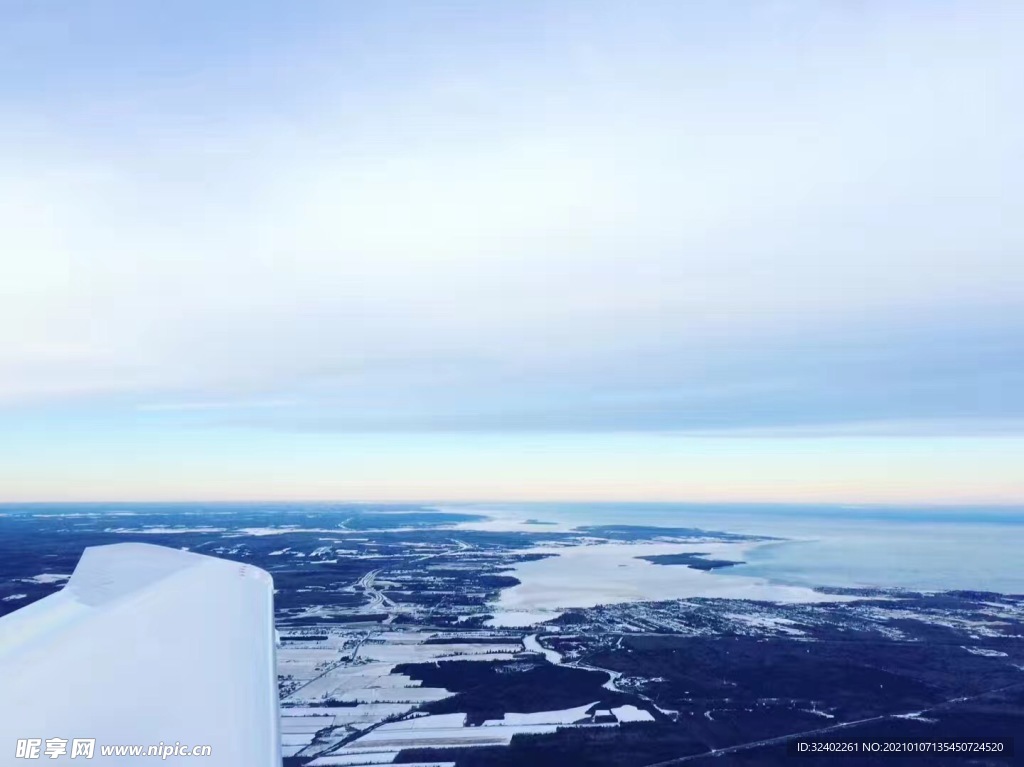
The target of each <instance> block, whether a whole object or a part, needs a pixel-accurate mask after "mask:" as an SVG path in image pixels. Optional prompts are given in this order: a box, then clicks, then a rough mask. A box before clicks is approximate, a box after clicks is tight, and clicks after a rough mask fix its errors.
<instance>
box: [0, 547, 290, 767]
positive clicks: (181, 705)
mask: <svg viewBox="0 0 1024 767" xmlns="http://www.w3.org/2000/svg"><path fill="white" fill-rule="evenodd" d="M273 592H274V589H273V581H272V580H271V577H270V575H269V574H267V573H266V572H264V571H263V570H260V569H259V568H256V567H251V566H248V565H244V564H239V563H237V562H229V561H226V560H222V559H216V558H214V557H208V556H202V555H199V554H193V553H189V552H185V551H179V550H177V549H168V548H164V547H161V546H152V545H149V544H143V543H121V544H115V545H112V546H98V547H94V548H88V549H86V550H85V552H84V553H83V555H82V559H81V561H80V562H79V563H78V567H77V568H76V569H75V572H74V574H73V575H72V576H71V580H70V581H68V584H67V585H66V586H65V587H64V589H63V590H62V591H60V592H59V593H57V594H53V595H51V596H49V597H46V598H44V599H41V600H39V601H38V602H35V603H34V604H31V605H28V606H27V607H24V608H22V609H21V610H18V611H16V612H14V613H11V614H10V615H8V616H6V617H4V618H0V765H7V764H27V763H28V762H25V761H22V759H19V758H17V757H18V756H22V755H24V751H25V750H26V749H31V748H32V745H33V742H32V741H33V739H34V740H35V741H41V744H40V745H39V751H40V753H39V757H38V758H41V759H43V760H45V762H46V763H53V762H54V761H58V762H59V761H60V760H62V759H66V760H69V761H70V760H71V759H72V752H73V751H72V749H73V747H74V741H75V740H94V741H95V743H94V753H93V758H92V760H91V762H87V763H95V762H99V763H100V764H111V765H113V764H119V765H123V764H145V763H147V762H149V761H152V763H154V764H158V763H159V764H164V765H179V764H180V765H185V764H188V765H192V766H193V767H197V766H198V765H203V764H207V765H211V766H212V765H217V767H265V766H268V765H275V766H276V767H280V764H281V757H280V736H279V730H278V728H279V722H278V700H277V677H276V670H275V633H274V597H273ZM62 740H63V741H66V745H65V746H64V750H65V751H66V753H64V754H58V755H57V756H56V757H55V758H53V757H49V758H48V755H47V754H46V749H47V746H48V745H51V746H52V749H53V750H56V751H59V750H60V749H61V743H60V741H62ZM19 741H21V743H20V744H19ZM47 741H51V744H48V743H47ZM54 741H55V742H54ZM175 744H177V746H176V745H175ZM104 746H137V747H145V748H149V747H151V746H162V747H163V750H162V753H163V754H167V748H168V747H175V748H177V750H178V753H177V754H173V753H172V754H169V755H166V756H160V757H157V758H155V759H154V758H153V756H152V755H150V754H147V752H145V751H143V752H136V753H137V754H138V755H139V756H150V758H149V759H131V758H127V759H126V755H134V754H132V752H130V751H123V750H122V752H121V753H122V755H119V756H113V755H107V756H104V755H103V754H102V752H101V750H102V748H103V747H104ZM186 746H187V747H188V748H189V749H190V750H189V752H188V754H189V755H187V756H186V755H185V752H184V748H183V747H186ZM196 746H209V749H210V755H209V756H207V757H198V758H197V757H196V756H193V755H192V751H191V749H193V748H194V747H196ZM77 747H78V749H79V750H80V754H81V749H83V748H87V745H85V746H83V745H81V744H79V745H78V746H77ZM19 751H20V752H21V753H19ZM82 755H84V754H82ZM30 758H31V757H30ZM83 761H84V760H83Z"/></svg>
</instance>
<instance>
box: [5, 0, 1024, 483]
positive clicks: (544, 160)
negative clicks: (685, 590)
mask: <svg viewBox="0 0 1024 767" xmlns="http://www.w3.org/2000/svg"><path fill="white" fill-rule="evenodd" d="M167 6H170V7H167ZM2 13H3V24H0V67H2V71H3V73H4V74H3V77H2V78H0V262H2V274H3V279H0V434H2V435H3V437H2V438H0V499H7V500H25V499H40V500H43V499H79V498H80V499H145V498H161V499H162V498H186V499H195V498H204V497H208V498H366V499H371V498H380V499H388V498H391V499H409V498H431V499H435V498H441V499H443V498H451V499H476V498H485V499H500V498H517V499H518V498H537V499H548V498H554V499H561V498H577V499H586V500H595V499H597V500H599V499H624V498H633V499H638V500H693V499H696V500H753V501H756V500H764V501H789V500H793V501H850V502H870V501H878V502H891V501H897V502H907V503H918V502H929V503H932V502H939V503H942V502H951V503H954V502H955V503H982V502H983V503H1024V471H1022V470H1021V469H1020V467H1021V466H1022V465H1024V257H1022V250H1024V224H1022V223H1021V221H1020V218H1021V217H1020V210H1021V209H1022V202H1024V151H1022V150H1024V130H1021V128H1022V122H1024V120H1022V118H1024V108H1022V107H1021V105H1020V99H1019V98H1018V96H1019V83H1020V80H1021V76H1022V75H1024V52H1022V51H1021V50H1020V47H1019V45H1018V44H1017V43H1018V41H1019V40H1020V38H1021V34H1022V33H1024V8H1021V6H1020V5H1019V4H1015V3H1000V2H991V3H983V4H977V3H956V2H905V3H885V2H876V3H872V2H867V3H826V2H822V3H814V2H784V1H776V2H770V1H768V0H765V2H751V3H710V2H709V3H676V2H640V3H625V2H618V3H599V2H575V3H559V2H545V3H540V2H537V3H533V2H522V3H507V4H505V3H431V2H428V3H413V2H381V3H372V4H356V3H336V2H307V3H302V4H299V5H298V6H295V4H285V3H279V2H251V3H237V4H236V3H231V2H224V3H200V2H180V3H173V4H159V3H156V2H132V3H129V2H74V3H73V2H63V3H61V2H58V3H47V4H39V3H31V2H9V3H5V4H4V6H3V8H2Z"/></svg>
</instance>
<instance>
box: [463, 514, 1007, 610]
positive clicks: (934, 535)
mask: <svg viewBox="0 0 1024 767" xmlns="http://www.w3.org/2000/svg"><path fill="white" fill-rule="evenodd" d="M448 508H451V507H448ZM471 508H473V507H467V510H468V509H471ZM479 508H480V509H483V508H487V509H493V510H496V511H501V512H504V513H513V514H519V513H522V514H524V515H526V516H527V517H528V518H530V519H534V520H537V521H542V522H553V523H557V524H560V525H565V524H569V525H642V526H655V527H697V528H701V529H705V530H717V531H724V532H731V533H745V534H750V535H759V536H770V537H774V538H780V539H783V540H780V541H779V542H772V543H769V544H767V545H764V546H758V547H756V548H754V549H753V550H752V551H751V552H750V554H749V555H748V557H747V561H746V562H745V563H744V564H742V565H738V566H736V567H733V568H730V569H729V572H730V573H732V574H736V575H751V576H760V577H763V578H766V579H768V580H770V581H774V582H776V583H785V584H791V585H801V586H836V587H855V588H905V589H912V590H918V591H951V590H966V591H996V592H1000V593H1004V594H1024V507H1005V506H999V507H991V506H972V507H965V506H957V507H924V506H922V507H907V506H899V507H890V506H838V505H835V506H833V505H806V506H804V505H780V504H662V503H633V504H630V503H617V504H610V503H588V504H582V503H577V504H571V503H570V504H565V503H561V504H547V503H545V504H489V505H487V506H486V507H484V506H480V507H479Z"/></svg>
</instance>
